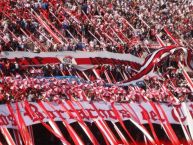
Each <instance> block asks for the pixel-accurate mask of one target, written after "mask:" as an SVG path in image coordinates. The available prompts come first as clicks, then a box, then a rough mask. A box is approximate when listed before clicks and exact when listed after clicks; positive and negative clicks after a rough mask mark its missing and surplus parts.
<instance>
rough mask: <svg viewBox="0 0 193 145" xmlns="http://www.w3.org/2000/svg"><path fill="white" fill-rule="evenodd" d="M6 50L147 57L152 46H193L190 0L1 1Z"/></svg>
mask: <svg viewBox="0 0 193 145" xmlns="http://www.w3.org/2000/svg"><path fill="white" fill-rule="evenodd" d="M0 6H1V8H2V9H1V11H0V20H1V21H0V23H1V25H0V27H1V31H0V48H1V50H3V51H5V50H6V51H17V50H19V51H35V52H40V51H64V50H69V51H74V50H83V51H100V50H107V51H111V52H119V53H131V54H134V55H137V56H143V54H144V53H150V52H151V50H150V49H149V48H152V47H155V46H158V47H159V43H157V39H161V40H163V42H164V44H165V45H170V44H173V41H172V40H171V38H169V37H168V34H169V35H170V33H172V34H173V35H174V36H175V37H176V38H177V39H178V41H179V43H180V44H183V45H184V46H187V47H191V46H192V45H193V41H192V37H193V28H192V23H193V19H192V15H193V14H192V11H193V4H192V1H191V0H187V1H180V2H176V1H173V0H172V1H166V0H161V1H159V0H151V1H138V0H137V1H119V0H99V1H95V0H75V1H71V0H68V1H63V0H59V1H56V0H49V1H48V0H38V1H36V0H32V1H29V0H24V1H15V0H9V1H7V0H3V1H1V2H0Z"/></svg>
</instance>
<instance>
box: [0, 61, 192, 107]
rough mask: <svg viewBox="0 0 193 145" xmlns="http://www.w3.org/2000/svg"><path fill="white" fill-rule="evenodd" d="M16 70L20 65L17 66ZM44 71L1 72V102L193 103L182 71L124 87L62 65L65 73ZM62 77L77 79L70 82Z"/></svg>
mask: <svg viewBox="0 0 193 145" xmlns="http://www.w3.org/2000/svg"><path fill="white" fill-rule="evenodd" d="M15 66H18V65H16V64H15ZM57 66H61V64H57ZM41 67H43V68H39V67H38V68H36V67H31V66H30V67H28V68H27V67H26V68H25V71H21V70H19V67H15V68H14V67H12V69H11V70H10V74H9V73H7V74H6V73H4V71H5V70H3V69H1V76H2V77H1V83H0V86H1V87H0V95H1V97H0V102H2V103H4V102H7V101H8V102H15V101H21V100H25V99H26V100H28V101H38V100H49V101H52V100H57V99H70V100H74V99H75V100H79V101H83V100H85V101H93V100H95V101H110V102H141V101H147V100H152V101H156V102H167V103H171V104H172V103H177V102H179V101H180V102H181V101H191V98H192V95H193V94H192V92H191V91H190V89H189V87H188V85H187V83H186V81H185V80H184V77H183V75H182V72H181V69H179V68H175V67H173V66H170V67H167V68H168V71H167V72H166V73H165V74H164V75H162V76H161V77H159V76H157V77H156V76H154V77H148V76H146V77H145V78H144V81H141V82H138V83H137V84H136V85H128V86H124V87H120V86H117V84H115V85H112V84H109V82H108V79H107V76H106V75H107V74H106V75H104V73H103V74H102V73H101V74H100V73H99V75H100V77H101V79H99V78H97V77H96V76H95V74H94V72H92V71H91V70H86V71H85V72H84V75H83V72H81V71H79V70H77V69H76V68H75V67H73V66H71V65H67V64H65V65H64V64H63V67H62V69H56V67H51V66H50V65H49V66H48V65H46V66H41ZM108 67H112V66H110V65H109V66H108ZM170 68H171V69H170ZM56 70H58V73H55V74H54V73H53V72H56ZM6 71H8V70H6ZM8 72H9V71H8ZM119 73H120V74H122V73H121V72H119ZM59 74H60V75H59ZM108 74H112V75H113V74H117V72H115V73H113V71H112V73H111V72H110V71H109V72H108ZM55 76H57V77H59V78H57V77H55ZM62 76H76V77H75V78H73V79H70V80H69V79H66V78H63V77H62ZM127 76H128V75H127ZM108 77H109V76H108ZM115 78H116V77H115ZM118 78H119V77H118Z"/></svg>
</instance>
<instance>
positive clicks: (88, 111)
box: [0, 101, 193, 128]
mask: <svg viewBox="0 0 193 145" xmlns="http://www.w3.org/2000/svg"><path fill="white" fill-rule="evenodd" d="M42 103H43V105H44V106H45V108H46V110H47V111H46V112H49V115H48V114H45V110H42V107H40V106H39V104H38V103H28V104H29V105H27V107H26V106H25V103H24V102H22V103H18V106H19V112H20V113H21V116H22V118H23V120H24V122H25V124H26V125H27V126H29V125H33V124H37V123H41V122H48V121H49V120H50V118H49V117H50V116H51V117H52V119H53V120H54V121H62V119H61V117H62V118H63V119H65V120H66V121H68V123H72V122H76V121H77V118H76V117H75V116H77V115H76V113H77V112H78V113H79V115H80V116H81V117H82V119H83V120H84V121H88V122H93V121H94V120H96V119H100V117H103V119H105V120H110V121H114V122H116V121H118V119H117V116H116V113H115V112H114V110H113V107H112V105H113V106H114V107H115V108H116V110H117V111H118V112H119V115H120V117H121V119H122V120H129V119H132V120H134V118H133V116H137V118H139V120H140V122H141V123H142V124H145V123H148V122H147V120H146V119H147V115H146V114H145V113H144V108H145V110H146V112H147V113H148V115H149V118H150V120H151V122H152V123H156V124H160V123H161V122H164V120H165V119H164V115H163V114H162V112H161V111H160V110H159V111H160V112H159V113H160V115H161V117H163V118H162V120H161V122H160V120H159V117H158V116H157V113H156V112H155V110H154V109H153V108H152V107H151V105H150V103H149V102H146V103H141V104H138V103H115V104H111V103H105V102H72V101H71V102H70V103H71V104H72V105H69V101H68V102H66V101H64V102H62V103H61V102H60V103H59V104H56V103H54V102H49V103H46V102H42ZM61 104H62V105H61ZM93 104H94V105H93ZM159 105H161V107H162V108H163V110H164V111H165V114H166V116H167V118H168V121H169V122H170V123H171V124H180V122H179V118H178V116H179V117H180V118H181V119H180V120H181V121H182V123H183V124H185V125H186V124H187V117H186V115H185V114H186V113H185V111H184V110H186V109H184V108H183V107H182V105H181V104H179V105H175V106H168V105H167V104H163V103H162V104H159ZM72 106H73V107H72ZM93 106H95V107H93ZM155 106H158V104H156V103H155ZM183 106H184V105H183ZM185 106H187V108H188V109H189V111H190V114H191V115H192V116H193V103H186V104H185ZM11 107H12V108H13V109H12V110H13V112H14V114H17V112H18V111H17V109H16V104H14V103H13V104H11ZM29 107H30V108H31V109H30V110H32V111H33V112H34V113H36V114H35V115H33V114H31V112H30V111H29V109H27V108H29ZM82 107H83V108H82ZM64 108H65V109H66V110H65V109H64ZM142 108H143V109H142ZM174 108H175V109H174ZM95 109H97V110H95ZM9 111H10V110H9V109H8V107H7V105H6V104H4V105H0V126H4V127H7V128H17V123H16V120H15V119H18V118H17V117H18V116H19V115H15V116H12V115H13V112H12V113H10V112H9ZM69 112H70V113H69ZM176 112H177V114H176ZM98 113H100V115H99V114H98ZM11 114H12V115H11ZM48 116H49V117H48ZM99 116H100V117H99ZM18 120H19V119H18ZM17 122H18V121H17Z"/></svg>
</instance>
